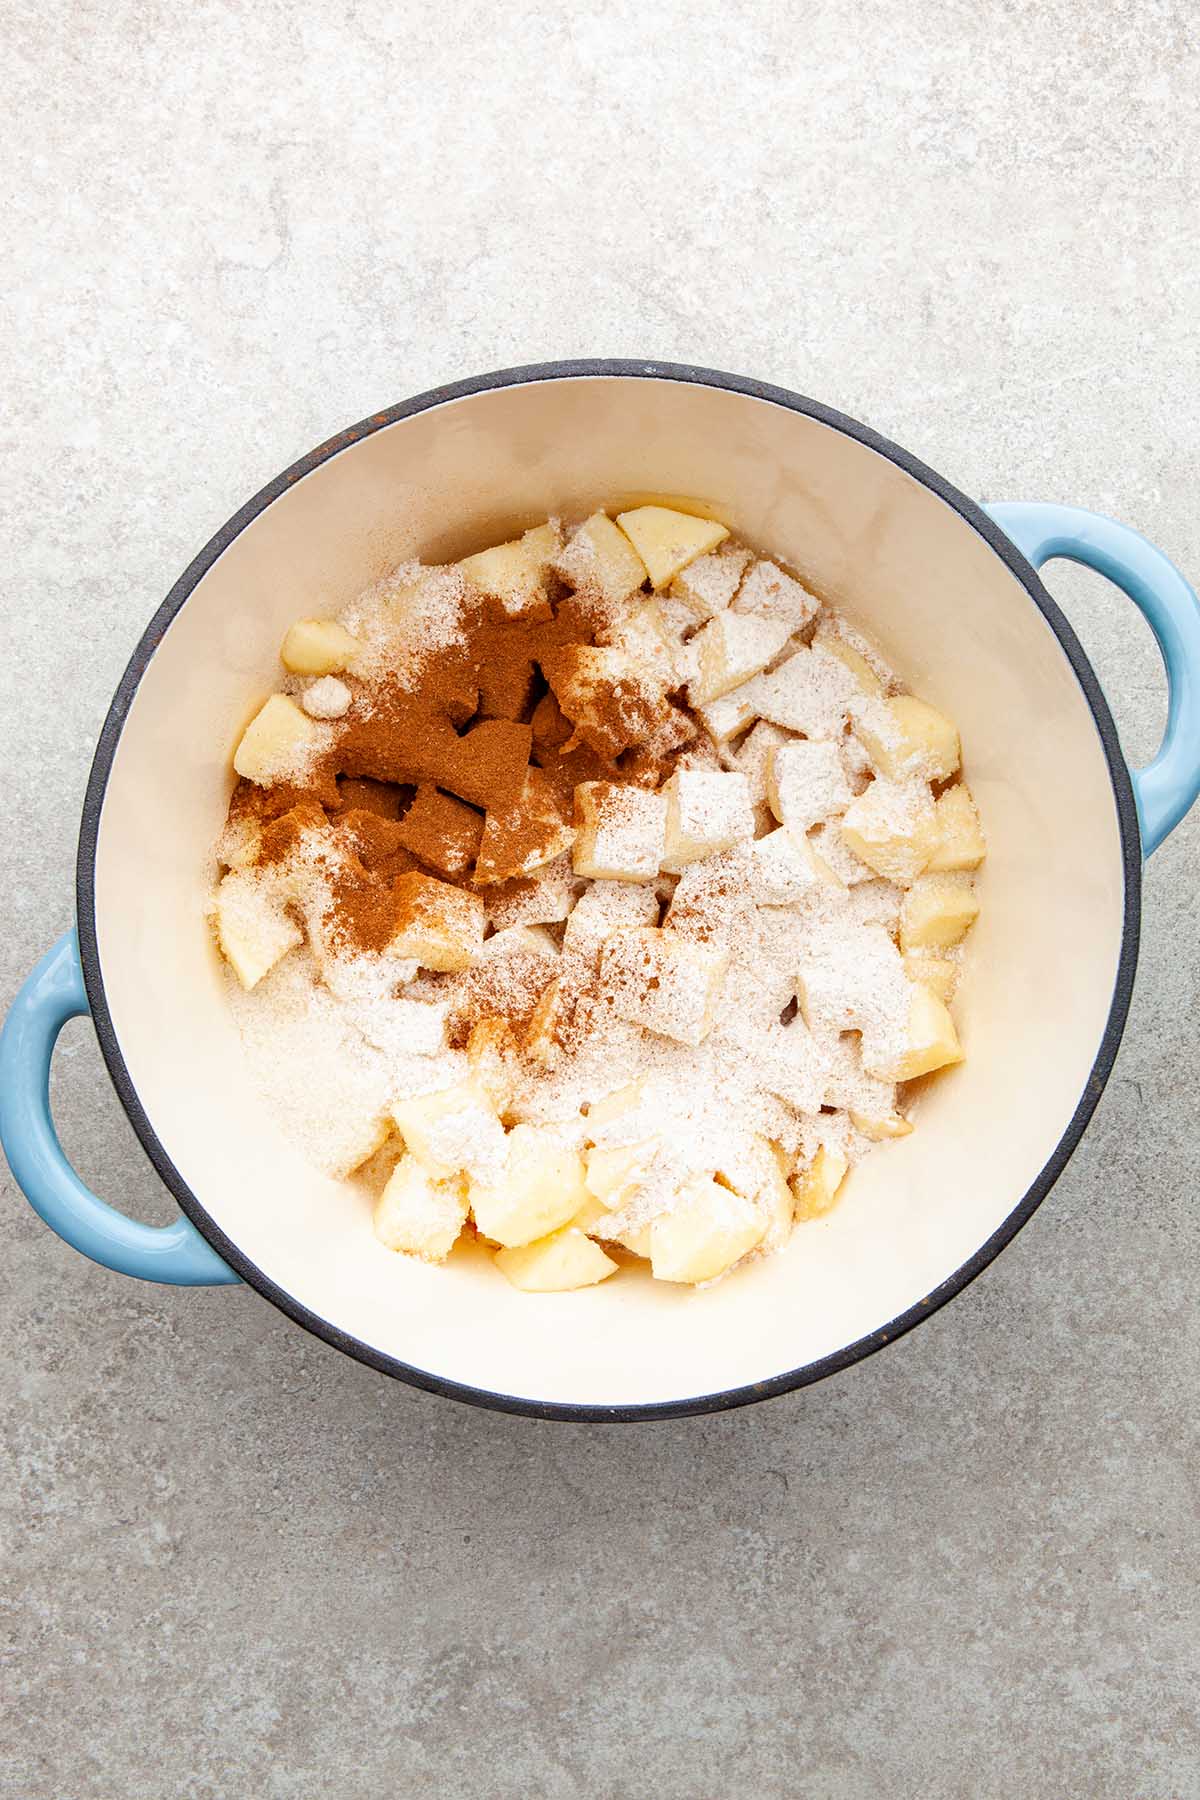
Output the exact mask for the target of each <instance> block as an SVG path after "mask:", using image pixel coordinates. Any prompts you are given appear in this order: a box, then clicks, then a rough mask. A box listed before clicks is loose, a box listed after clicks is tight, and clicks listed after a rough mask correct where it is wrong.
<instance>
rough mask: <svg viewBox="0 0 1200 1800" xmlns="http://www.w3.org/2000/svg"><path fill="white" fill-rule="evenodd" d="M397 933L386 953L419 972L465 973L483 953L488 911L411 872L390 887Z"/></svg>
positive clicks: (475, 899) (456, 890)
mask: <svg viewBox="0 0 1200 1800" xmlns="http://www.w3.org/2000/svg"><path fill="white" fill-rule="evenodd" d="M392 895H393V903H394V907H395V918H396V930H395V933H394V935H393V937H392V940H391V943H390V945H389V950H390V951H391V952H392V953H393V954H394V955H396V956H404V957H411V958H412V960H413V961H414V962H416V963H419V964H420V966H421V968H423V969H438V970H454V969H466V968H469V967H470V965H471V964H472V963H473V962H474V961H475V959H476V957H477V956H478V955H479V952H480V950H481V949H482V948H483V932H484V927H485V925H486V924H487V909H486V907H485V906H484V904H483V901H482V900H481V899H480V898H479V896H478V895H477V894H468V893H467V892H466V890H465V889H464V888H460V887H455V886H454V885H453V883H452V882H448V881H436V880H435V879H434V877H433V876H432V875H421V874H419V873H418V872H417V871H416V870H410V872H409V873H408V874H407V875H399V876H397V877H396V880H395V882H394V883H393V884H392Z"/></svg>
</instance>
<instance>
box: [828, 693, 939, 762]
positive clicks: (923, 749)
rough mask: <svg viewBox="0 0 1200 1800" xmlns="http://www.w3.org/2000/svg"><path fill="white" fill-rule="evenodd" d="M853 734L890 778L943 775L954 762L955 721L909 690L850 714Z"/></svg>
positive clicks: (872, 759)
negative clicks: (853, 715) (852, 718)
mask: <svg viewBox="0 0 1200 1800" xmlns="http://www.w3.org/2000/svg"><path fill="white" fill-rule="evenodd" d="M854 735H855V737H856V738H858V740H859V742H860V743H861V744H863V745H864V747H865V748H866V751H867V754H868V755H869V756H870V758H871V761H872V762H873V763H874V764H875V767H876V768H877V769H878V770H879V773H880V774H881V775H886V776H887V778H888V780H889V781H902V780H904V778H905V777H906V776H911V775H919V776H921V777H923V778H924V779H925V780H926V781H948V780H949V779H950V777H951V775H953V774H954V772H955V770H956V769H957V768H958V765H959V760H960V752H959V743H958V727H957V726H956V725H955V723H954V721H953V720H952V719H948V718H947V717H946V715H945V713H941V712H939V711H938V710H937V708H936V706H930V705H929V703H928V701H926V700H918V699H917V698H916V697H915V695H913V694H898V695H897V696H896V698H895V699H894V700H881V701H878V702H876V703H874V704H873V705H871V706H869V707H865V708H863V709H862V710H861V712H859V713H858V714H857V715H856V717H855V721H854Z"/></svg>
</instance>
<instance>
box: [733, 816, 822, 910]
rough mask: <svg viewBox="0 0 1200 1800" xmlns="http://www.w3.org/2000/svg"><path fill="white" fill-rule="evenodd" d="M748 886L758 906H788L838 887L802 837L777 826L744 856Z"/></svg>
mask: <svg viewBox="0 0 1200 1800" xmlns="http://www.w3.org/2000/svg"><path fill="white" fill-rule="evenodd" d="M745 857H746V870H747V886H748V887H749V890H750V893H751V894H752V896H753V898H754V899H755V900H756V901H757V902H758V904H759V905H760V906H791V905H792V904H793V903H794V902H795V901H797V900H803V899H804V897H805V896H806V895H807V894H811V893H812V892H814V890H817V889H820V888H821V887H823V886H825V887H841V886H842V885H843V884H842V883H841V882H840V881H839V880H838V878H837V876H836V875H835V874H834V872H833V870H832V869H831V868H830V867H829V864H828V863H827V862H825V861H824V860H823V858H822V857H821V856H820V855H818V853H817V852H816V851H815V850H814V849H813V847H812V845H811V844H810V843H809V841H808V839H807V838H805V837H797V836H796V835H795V833H794V832H791V831H789V830H788V828H787V826H786V825H780V826H779V827H778V829H777V830H775V831H769V832H768V833H767V835H766V836H765V837H760V838H756V839H755V841H754V843H752V844H751V845H749V846H748V848H747V850H746V852H745Z"/></svg>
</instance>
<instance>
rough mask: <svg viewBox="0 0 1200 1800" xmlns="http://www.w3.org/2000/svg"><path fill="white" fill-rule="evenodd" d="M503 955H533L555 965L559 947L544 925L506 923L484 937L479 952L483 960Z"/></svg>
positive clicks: (536, 958) (534, 957) (491, 959)
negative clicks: (488, 936) (489, 935)
mask: <svg viewBox="0 0 1200 1800" xmlns="http://www.w3.org/2000/svg"><path fill="white" fill-rule="evenodd" d="M501 956H524V957H531V958H533V959H534V960H535V961H538V962H546V963H549V964H551V965H553V964H556V963H557V962H558V958H559V949H558V945H557V944H556V943H555V941H554V939H553V937H552V936H551V934H550V932H548V931H547V930H546V928H545V927H544V926H543V925H505V926H503V927H502V929H501V930H499V931H493V933H492V935H491V937H490V938H485V939H484V943H483V948H482V950H481V951H480V952H479V959H480V961H481V962H488V961H494V960H496V959H497V958H498V957H501Z"/></svg>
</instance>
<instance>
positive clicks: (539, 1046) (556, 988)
mask: <svg viewBox="0 0 1200 1800" xmlns="http://www.w3.org/2000/svg"><path fill="white" fill-rule="evenodd" d="M564 1005H565V997H564V994H563V984H562V976H561V975H555V976H554V978H553V979H552V980H551V981H548V982H547V983H546V985H545V987H544V988H543V989H542V991H541V994H540V995H539V996H538V1003H537V1005H536V1006H535V1007H534V1009H533V1012H532V1013H531V1014H530V1016H529V1021H528V1023H527V1024H526V1026H525V1030H524V1032H523V1033H522V1035H521V1048H522V1049H523V1050H524V1052H525V1055H526V1056H527V1057H528V1058H529V1060H530V1062H533V1063H536V1064H537V1066H538V1068H540V1069H549V1068H550V1067H551V1066H552V1064H553V1063H554V1062H555V1061H556V1060H557V1058H558V1028H559V1026H560V1024H561V1023H562V1020H563V1007H564Z"/></svg>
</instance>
